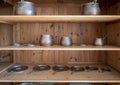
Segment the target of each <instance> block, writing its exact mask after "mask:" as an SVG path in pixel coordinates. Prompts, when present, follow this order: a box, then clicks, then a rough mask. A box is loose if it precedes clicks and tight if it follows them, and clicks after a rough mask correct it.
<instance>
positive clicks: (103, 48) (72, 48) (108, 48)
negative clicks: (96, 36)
mask: <svg viewBox="0 0 120 85" xmlns="http://www.w3.org/2000/svg"><path fill="white" fill-rule="evenodd" d="M0 50H33V51H35V50H44V51H46V50H49V51H120V47H118V46H108V45H104V46H94V45H87V46H77V45H72V46H69V47H65V46H61V45H53V46H40V45H36V46H34V47H28V46H20V47H16V46H1V47H0Z"/></svg>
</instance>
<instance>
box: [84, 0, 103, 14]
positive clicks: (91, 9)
mask: <svg viewBox="0 0 120 85" xmlns="http://www.w3.org/2000/svg"><path fill="white" fill-rule="evenodd" d="M100 11H101V10H100V6H99V3H98V2H97V0H94V1H92V2H90V3H86V4H84V5H83V14H84V15H99V14H100Z"/></svg>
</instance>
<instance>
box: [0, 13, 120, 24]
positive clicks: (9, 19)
mask: <svg viewBox="0 0 120 85" xmlns="http://www.w3.org/2000/svg"><path fill="white" fill-rule="evenodd" d="M118 20H120V16H119V15H100V16H99V15H98V16H87V15H36V16H0V23H17V22H112V21H118Z"/></svg>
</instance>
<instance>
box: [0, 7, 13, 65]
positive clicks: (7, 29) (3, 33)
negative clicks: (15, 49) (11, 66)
mask: <svg viewBox="0 0 120 85" xmlns="http://www.w3.org/2000/svg"><path fill="white" fill-rule="evenodd" d="M0 11H1V12H0V15H10V14H12V7H9V6H6V5H4V7H3V6H2V7H0ZM12 28H13V27H12V25H8V24H0V46H3V45H10V44H11V43H12V42H13V29H12ZM9 53H11V54H13V53H12V51H0V56H4V55H6V54H9ZM2 62H12V57H8V58H5V59H3V60H1V61H0V63H2Z"/></svg>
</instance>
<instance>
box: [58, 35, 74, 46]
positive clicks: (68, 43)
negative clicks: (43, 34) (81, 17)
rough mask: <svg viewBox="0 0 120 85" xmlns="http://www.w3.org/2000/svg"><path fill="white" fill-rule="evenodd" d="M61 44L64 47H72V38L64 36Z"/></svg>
mask: <svg viewBox="0 0 120 85" xmlns="http://www.w3.org/2000/svg"><path fill="white" fill-rule="evenodd" d="M60 44H61V45H63V46H71V45H72V38H71V37H68V36H64V37H62V38H61V40H60Z"/></svg>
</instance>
